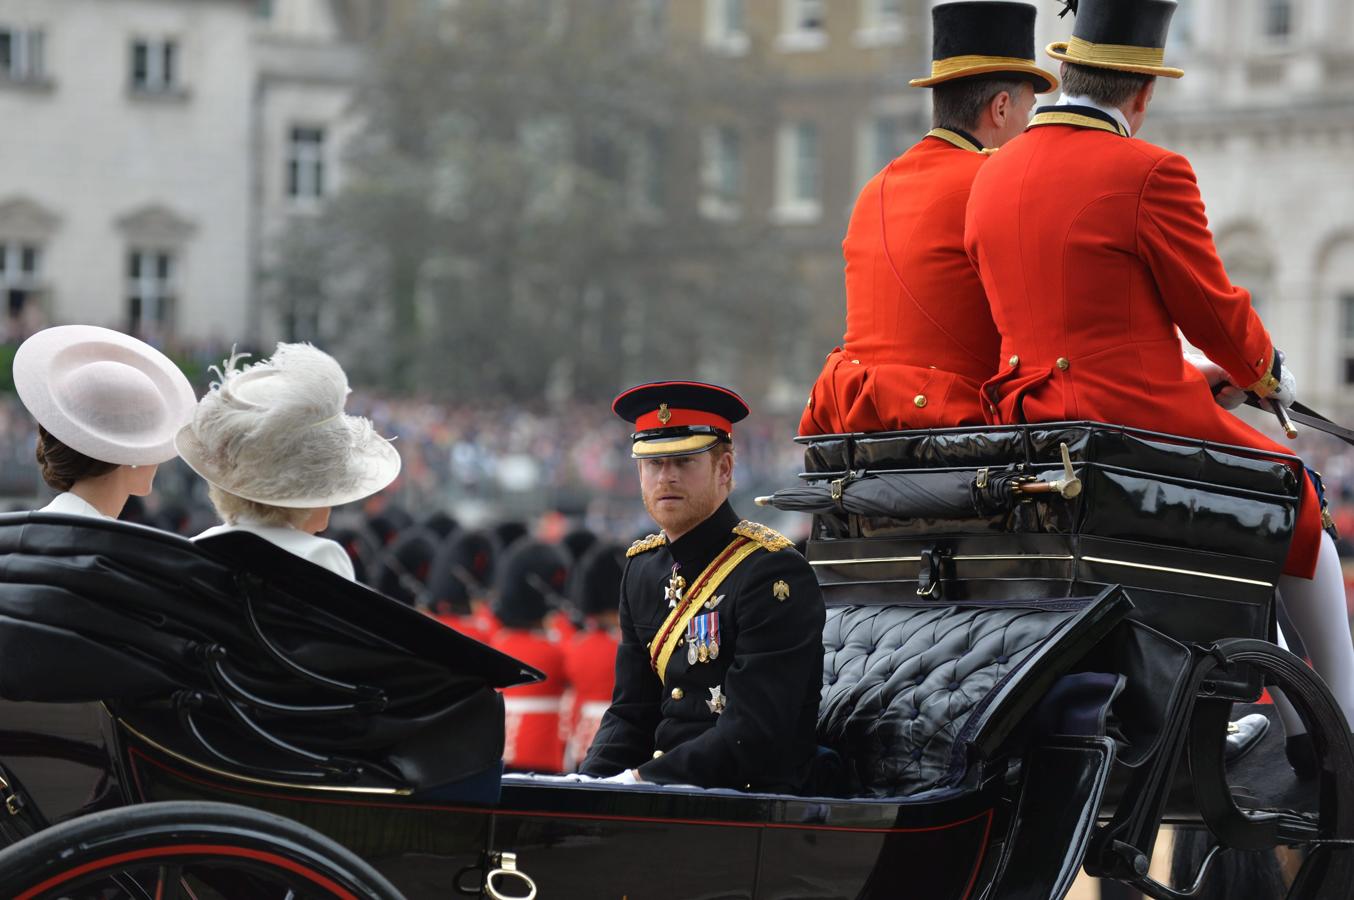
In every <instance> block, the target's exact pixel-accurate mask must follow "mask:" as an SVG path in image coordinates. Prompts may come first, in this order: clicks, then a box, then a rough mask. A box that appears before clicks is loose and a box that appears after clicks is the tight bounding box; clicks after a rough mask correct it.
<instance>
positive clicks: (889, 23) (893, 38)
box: [854, 0, 907, 48]
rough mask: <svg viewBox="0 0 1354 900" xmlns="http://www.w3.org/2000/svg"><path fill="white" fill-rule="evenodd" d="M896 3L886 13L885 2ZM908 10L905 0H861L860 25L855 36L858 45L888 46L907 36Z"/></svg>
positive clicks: (899, 41)
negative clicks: (889, 11)
mask: <svg viewBox="0 0 1354 900" xmlns="http://www.w3.org/2000/svg"><path fill="white" fill-rule="evenodd" d="M885 3H890V4H894V5H895V6H894V12H892V13H890V14H887V15H886V14H885V10H884V4H885ZM906 22H907V11H906V7H905V4H904V3H903V0H860V25H859V27H857V28H856V33H855V36H854V39H855V44H856V46H857V47H865V48H869V47H888V46H893V45H895V44H901V43H902V42H903V39H904V38H906V37H907V27H906Z"/></svg>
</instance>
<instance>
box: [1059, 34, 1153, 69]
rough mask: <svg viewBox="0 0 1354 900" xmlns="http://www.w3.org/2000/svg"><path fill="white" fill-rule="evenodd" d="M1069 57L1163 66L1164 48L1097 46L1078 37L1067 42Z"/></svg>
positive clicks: (1127, 64) (1127, 45) (1126, 64)
mask: <svg viewBox="0 0 1354 900" xmlns="http://www.w3.org/2000/svg"><path fill="white" fill-rule="evenodd" d="M1067 55H1068V56H1073V57H1081V58H1082V59H1093V60H1095V61H1096V62H1103V63H1110V64H1117V65H1125V66H1163V65H1165V64H1166V49H1165V48H1164V47H1134V46H1132V45H1131V44H1096V43H1092V42H1091V41H1088V40H1084V39H1082V38H1079V37H1076V36H1075V35H1074V36H1073V37H1072V39H1071V40H1069V41H1068V42H1067Z"/></svg>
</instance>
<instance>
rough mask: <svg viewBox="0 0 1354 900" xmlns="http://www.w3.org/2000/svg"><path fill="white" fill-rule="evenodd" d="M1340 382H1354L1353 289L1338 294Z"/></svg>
mask: <svg viewBox="0 0 1354 900" xmlns="http://www.w3.org/2000/svg"><path fill="white" fill-rule="evenodd" d="M1340 371H1341V377H1342V378H1343V379H1344V380H1343V381H1341V384H1345V385H1350V384H1354V290H1346V291H1344V292H1343V293H1341V294H1340Z"/></svg>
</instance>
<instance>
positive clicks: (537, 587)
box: [491, 539, 569, 628]
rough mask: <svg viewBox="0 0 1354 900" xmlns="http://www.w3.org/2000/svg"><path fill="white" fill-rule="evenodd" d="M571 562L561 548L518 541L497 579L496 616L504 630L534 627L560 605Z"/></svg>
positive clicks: (500, 569)
mask: <svg viewBox="0 0 1354 900" xmlns="http://www.w3.org/2000/svg"><path fill="white" fill-rule="evenodd" d="M568 578H569V563H568V561H567V560H566V559H565V558H564V553H563V551H561V550H560V549H559V548H558V547H555V546H552V545H550V544H543V543H541V542H540V541H533V540H530V539H523V540H520V541H518V542H517V543H516V544H515V545H514V546H513V548H512V549H511V550H509V551H508V552H507V553H506V554H504V556H503V563H502V565H500V566H499V569H498V577H497V578H496V584H495V591H494V599H493V603H492V604H491V605H492V607H493V611H494V615H495V616H496V617H497V618H498V620H499V621H500V622H502V623H503V627H504V628H535V627H537V626H539V625H540V624H541V620H543V619H544V618H545V616H546V614H547V613H549V612H550V610H551V609H552V608H554V607H557V606H561V605H562V603H561V601H562V599H563V593H562V592H563V591H564V588H565V584H566V583H567V581H568Z"/></svg>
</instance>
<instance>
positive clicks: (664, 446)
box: [611, 381, 749, 459]
mask: <svg viewBox="0 0 1354 900" xmlns="http://www.w3.org/2000/svg"><path fill="white" fill-rule="evenodd" d="M611 410H612V412H614V413H615V414H616V415H618V416H620V417H621V418H622V419H624V420H625V421H627V422H633V423H634V426H635V432H634V434H632V435H631V439H632V440H633V441H634V444H633V445H632V446H631V448H630V455H631V456H633V457H634V458H635V459H655V458H658V457H664V456H688V455H690V454H693V453H704V452H705V451H706V450H709V449H710V448H711V447H713V446H714V445H715V444H718V443H721V442H723V443H726V444H727V443H732V441H733V423H734V422H741V421H742V420H743V419H745V418H747V414H748V412H749V410H748V405H747V404H746V403H744V402H743V398H742V397H740V396H738V395H737V394H735V393H734V392H733V391H731V390H729V389H728V388H722V387H720V386H718V385H715V384H705V383H704V382H700V381H655V382H652V383H650V384H641V385H639V386H638V387H632V388H630V390H628V391H623V392H622V393H621V395H620V396H619V397H617V398H616V399H615V400H614V401H613V402H612V404H611Z"/></svg>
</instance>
